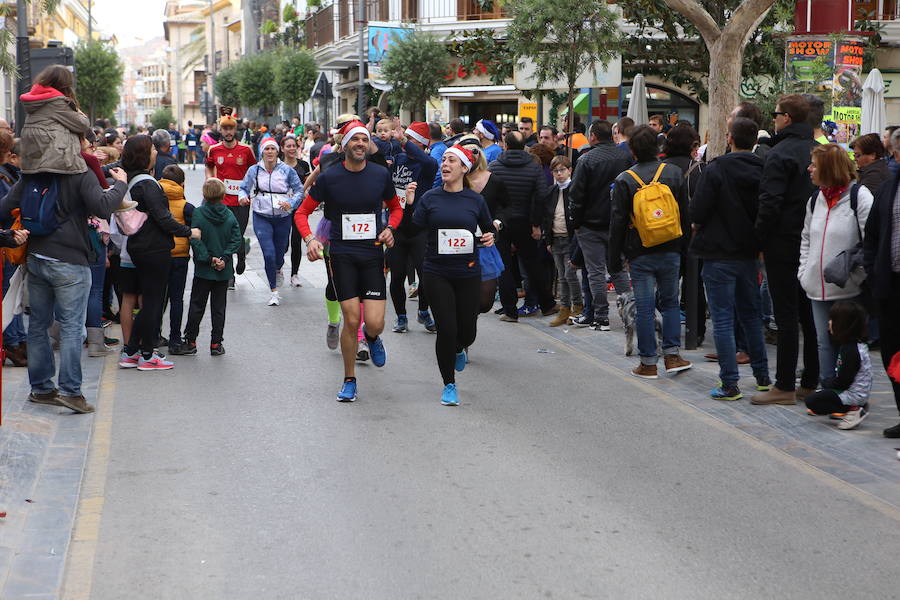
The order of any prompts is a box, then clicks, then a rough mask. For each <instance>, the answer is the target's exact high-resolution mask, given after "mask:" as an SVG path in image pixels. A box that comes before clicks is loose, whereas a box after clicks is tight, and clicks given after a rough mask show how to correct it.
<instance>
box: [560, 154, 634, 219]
mask: <svg viewBox="0 0 900 600" xmlns="http://www.w3.org/2000/svg"><path fill="white" fill-rule="evenodd" d="M632 164H634V159H633V158H632V156H631V153H630V152H628V151H627V150H622V149H621V148H619V147H618V146H616V145H615V144H613V143H612V142H606V143H601V144H598V145H596V146H594V147H593V148H591V149H590V150H589V151H588V152H586V153H584V154H582V155H581V157H580V158H579V159H578V164H577V165H575V173H574V174H573V175H572V185H571V187H570V190H569V214H570V216H571V218H572V224H573V226H574V228H575V229H580V228H581V227H587V228H588V229H595V230H597V231H601V232H603V233H607V232H608V231H609V214H610V213H609V206H610V205H609V202H610V194H611V193H612V184H613V182H614V181H615V180H616V177H618V175H619V173H621V172H622V171H624V170H626V169H628V168H629V167H630V166H631V165H632Z"/></svg>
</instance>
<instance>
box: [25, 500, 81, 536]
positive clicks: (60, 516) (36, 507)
mask: <svg viewBox="0 0 900 600" xmlns="http://www.w3.org/2000/svg"><path fill="white" fill-rule="evenodd" d="M74 504H75V503H74V502H72V503H71V504H70V505H66V504H63V503H56V502H51V503H48V504H47V505H44V504H40V503H37V502H35V503H34V504H32V505H31V506H32V508H31V509H30V510H29V513H28V520H27V521H26V522H25V533H26V534H27V533H28V532H29V531H43V530H47V529H51V530H52V529H69V528H70V527H71V526H72V520H73V519H74V517H75V506H74Z"/></svg>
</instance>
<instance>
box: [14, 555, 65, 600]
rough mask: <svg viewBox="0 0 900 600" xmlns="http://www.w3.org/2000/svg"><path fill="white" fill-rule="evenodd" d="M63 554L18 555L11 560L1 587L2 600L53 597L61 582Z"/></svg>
mask: <svg viewBox="0 0 900 600" xmlns="http://www.w3.org/2000/svg"><path fill="white" fill-rule="evenodd" d="M65 558H66V557H65V554H64V553H61V554H58V555H56V556H50V555H42V554H19V555H17V556H16V557H15V559H14V560H13V564H12V568H11V569H10V573H9V579H8V581H7V582H6V585H5V586H4V587H3V594H4V596H3V597H4V598H28V599H30V598H34V597H41V596H40V595H42V594H52V595H55V594H56V593H57V590H58V589H59V585H60V583H61V582H62V571H63V566H64V564H65Z"/></svg>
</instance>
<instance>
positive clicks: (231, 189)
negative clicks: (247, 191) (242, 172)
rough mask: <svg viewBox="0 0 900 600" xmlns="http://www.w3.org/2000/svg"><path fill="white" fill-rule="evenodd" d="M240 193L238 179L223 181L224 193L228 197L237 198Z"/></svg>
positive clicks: (239, 181)
mask: <svg viewBox="0 0 900 600" xmlns="http://www.w3.org/2000/svg"><path fill="white" fill-rule="evenodd" d="M240 192H241V180H240V179H226V180H225V193H226V194H228V195H229V196H237V195H238V194H239V193H240Z"/></svg>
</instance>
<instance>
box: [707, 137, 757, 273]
mask: <svg viewBox="0 0 900 600" xmlns="http://www.w3.org/2000/svg"><path fill="white" fill-rule="evenodd" d="M762 170H763V159H761V158H760V157H759V156H757V155H756V154H754V153H752V152H730V153H728V154H724V155H722V156H719V157H718V158H716V159H714V160H713V161H712V162H711V163H709V165H707V167H706V168H705V169H704V170H703V177H702V178H700V181H699V182H698V185H697V191H696V192H695V193H694V197H693V199H692V200H691V202H690V204H691V209H690V215H691V223H694V224H696V225H698V226H699V228H698V230H697V232H696V233H695V234H694V239H693V240H691V246H690V250H691V253H692V254H694V255H696V256H698V257H699V258H704V259H713V260H746V259H754V258H756V255H757V254H758V253H759V240H758V239H756V231H755V230H754V224H755V223H756V212H757V207H758V205H759V179H760V177H761V176H762Z"/></svg>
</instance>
